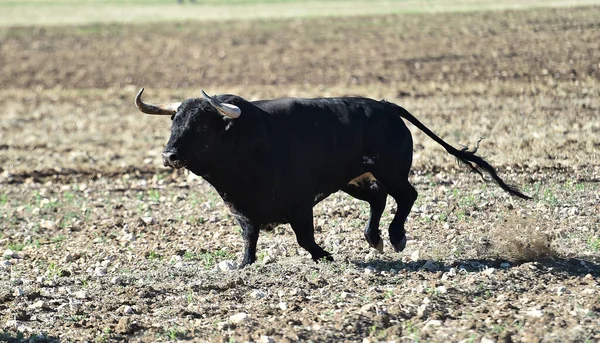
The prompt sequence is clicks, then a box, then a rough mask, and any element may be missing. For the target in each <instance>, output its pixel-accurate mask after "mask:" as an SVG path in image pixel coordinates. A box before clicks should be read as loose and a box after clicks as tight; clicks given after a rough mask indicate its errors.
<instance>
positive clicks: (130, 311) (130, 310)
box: [123, 305, 134, 314]
mask: <svg viewBox="0 0 600 343" xmlns="http://www.w3.org/2000/svg"><path fill="white" fill-rule="evenodd" d="M133 313H134V311H133V308H132V307H131V306H127V305H125V306H124V307H123V314H133Z"/></svg>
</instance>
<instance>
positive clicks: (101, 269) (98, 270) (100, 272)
mask: <svg viewBox="0 0 600 343" xmlns="http://www.w3.org/2000/svg"><path fill="white" fill-rule="evenodd" d="M106 273H107V270H106V268H104V267H97V268H96V269H94V276H104V275H106Z"/></svg>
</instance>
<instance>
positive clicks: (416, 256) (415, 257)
mask: <svg viewBox="0 0 600 343" xmlns="http://www.w3.org/2000/svg"><path fill="white" fill-rule="evenodd" d="M419 257H420V254H419V250H415V251H413V252H412V253H411V254H410V260H411V261H413V262H417V261H418V260H419Z"/></svg>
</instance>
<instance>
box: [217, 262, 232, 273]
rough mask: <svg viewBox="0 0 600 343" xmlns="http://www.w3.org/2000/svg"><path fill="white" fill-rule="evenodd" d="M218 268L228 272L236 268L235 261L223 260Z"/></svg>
mask: <svg viewBox="0 0 600 343" xmlns="http://www.w3.org/2000/svg"><path fill="white" fill-rule="evenodd" d="M217 268H219V270H220V271H222V272H228V271H231V270H234V269H235V263H234V262H233V261H230V260H225V261H221V262H219V264H218V265H217Z"/></svg>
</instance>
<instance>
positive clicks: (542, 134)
mask: <svg viewBox="0 0 600 343" xmlns="http://www.w3.org/2000/svg"><path fill="white" fill-rule="evenodd" d="M599 37H600V7H579V8H559V9H531V10H523V11H494V12H481V13H479V12H475V13H453V14H444V13H440V14H411V15H408V14H407V15H387V16H374V17H348V18H303V19H291V20H290V19H288V20H280V21H277V20H254V21H241V22H240V21H237V22H233V21H232V22H228V21H225V22H223V21H220V22H210V23H207V22H180V23H168V22H167V23H161V24H153V25H150V24H136V25H126V24H114V25H88V26H69V27H60V26H54V27H46V28H42V27H35V28H34V27H31V28H27V27H22V28H2V29H0V44H1V45H0V89H1V91H0V248H2V251H3V259H2V260H1V262H0V341H3V340H7V341H36V342H41V341H48V342H54V341H60V342H72V341H100V342H103V341H125V342H129V341H131V342H137V341H142V342H153V341H168V340H190V341H215V342H246V341H256V342H270V341H271V340H272V341H275V342H307V341H313V342H322V341H328V342H357V341H358V342H390V341H394V342H412V341H415V342H419V341H423V342H425V341H427V342H429V341H435V342H456V341H462V342H492V341H496V342H539V341H543V342H570V341H572V342H595V341H600V329H599V328H600V283H599V281H598V278H599V277H600V257H599V256H600V184H599V183H600V87H599V86H600V39H599ZM140 87H145V88H146V93H145V99H146V100H148V101H150V102H165V101H180V100H183V99H185V98H189V97H197V96H199V94H200V90H201V89H204V90H206V91H207V92H209V93H235V94H238V95H240V96H242V97H245V98H247V99H258V98H272V97H284V96H298V97H312V96H334V95H335V96H339V95H362V96H369V97H373V98H378V99H380V98H386V99H387V100H389V101H393V102H396V103H398V104H400V105H402V106H403V107H405V108H406V109H408V110H409V111H411V113H413V114H414V115H415V116H416V117H417V118H419V119H420V120H421V121H422V122H423V123H425V124H426V125H427V126H428V127H430V128H431V129H432V130H433V131H434V132H436V133H437V134H438V135H440V136H441V137H443V138H444V139H445V140H447V141H448V142H449V143H451V144H453V145H454V146H457V147H460V146H461V145H464V146H471V147H473V146H475V145H476V144H477V142H478V140H479V139H480V138H481V137H483V138H484V139H483V140H482V141H481V143H480V144H479V152H480V153H481V154H482V155H483V156H485V157H486V158H487V159H488V160H489V161H490V162H491V163H492V164H493V165H494V166H496V167H497V168H498V170H499V172H500V174H501V176H502V177H503V178H505V179H506V180H507V181H509V182H510V183H513V184H516V185H519V186H520V187H521V188H522V189H523V190H524V191H525V192H526V193H527V194H530V195H532V196H533V197H534V199H533V200H531V201H522V200H516V199H514V198H510V197H509V196H508V195H506V194H505V193H503V192H502V191H501V190H500V189H499V188H497V187H495V186H494V185H493V184H491V183H487V182H485V181H484V180H482V179H481V178H479V177H478V176H477V175H475V174H472V173H469V171H468V170H467V169H464V168H462V167H461V166H459V165H457V163H456V161H455V160H453V159H452V158H451V157H450V156H449V155H447V154H446V153H445V151H444V150H443V149H442V148H441V147H440V146H438V145H437V143H435V142H433V141H431V140H430V139H429V138H428V137H427V136H426V135H424V134H422V133H421V132H419V131H418V129H415V128H414V127H412V126H411V127H410V128H411V130H412V132H413V137H414V141H415V161H414V168H413V173H412V175H411V182H412V183H413V184H414V185H415V187H416V188H417V190H418V191H419V198H418V200H417V203H416V204H415V207H414V208H413V211H412V213H411V215H410V217H409V219H408V221H407V224H406V225H407V230H408V235H409V241H408V244H407V247H406V249H405V251H404V252H402V253H395V252H393V250H392V248H391V246H390V245H389V243H388V241H387V236H386V235H387V233H386V231H387V230H385V228H386V227H387V225H388V224H389V223H390V221H391V219H392V217H393V214H394V213H395V203H394V202H393V201H392V200H389V202H388V207H387V210H386V212H385V214H384V217H383V220H382V227H383V228H384V230H383V231H384V236H385V238H384V239H386V242H385V247H384V249H385V251H384V253H383V254H377V253H376V252H375V251H373V250H372V249H370V248H369V247H368V244H367V243H366V241H365V240H364V238H363V234H362V230H363V228H364V225H365V224H366V221H367V219H368V213H369V211H368V210H369V209H368V205H367V204H366V203H363V202H360V201H358V200H355V199H353V198H350V197H349V196H347V195H345V194H342V193H338V194H334V195H333V196H331V197H330V198H328V199H327V200H325V201H323V202H322V203H320V204H319V205H318V206H317V207H316V208H315V226H316V227H317V235H316V239H317V242H318V243H319V244H321V245H322V246H323V247H324V248H325V249H326V250H328V251H330V252H331V253H332V254H333V255H334V258H335V259H336V261H335V262H333V263H324V264H323V263H322V264H316V263H313V262H312V260H311V259H310V256H309V255H308V254H307V253H306V252H305V251H304V250H302V249H301V248H300V247H299V246H298V245H297V243H296V241H295V237H294V236H293V232H292V231H291V229H290V228H289V227H288V226H286V225H282V226H280V227H278V228H276V229H275V230H273V231H271V232H264V233H262V234H261V236H260V239H259V247H258V251H259V252H258V258H259V261H258V262H257V263H256V264H254V265H252V266H250V267H247V268H245V269H243V270H229V264H228V263H227V261H232V262H236V261H239V260H240V258H241V250H242V246H243V244H242V238H241V235H240V232H239V229H238V227H237V226H236V224H235V223H234V220H233V218H232V217H231V216H230V214H229V213H228V211H227V209H226V207H225V206H224V204H223V202H222V201H221V199H220V198H219V197H218V195H217V194H216V192H214V190H213V189H212V188H211V187H210V185H208V184H207V183H206V182H205V181H203V180H202V179H200V178H198V177H195V176H194V175H191V174H189V173H187V172H185V171H172V170H170V169H166V168H164V167H163V166H162V161H161V158H160V154H161V151H162V148H163V147H164V145H165V144H166V142H167V140H168V138H169V133H170V121H169V119H168V118H166V119H164V118H156V117H150V116H145V115H142V114H140V113H139V112H137V110H136V109H135V107H134V106H133V97H134V95H135V92H136V91H137V90H138V89H139V88H140ZM219 263H220V264H219ZM219 266H220V267H221V268H219ZM240 313H245V314H246V315H247V316H244V315H239V314H240ZM236 315H237V316H236ZM232 316H233V317H232Z"/></svg>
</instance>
